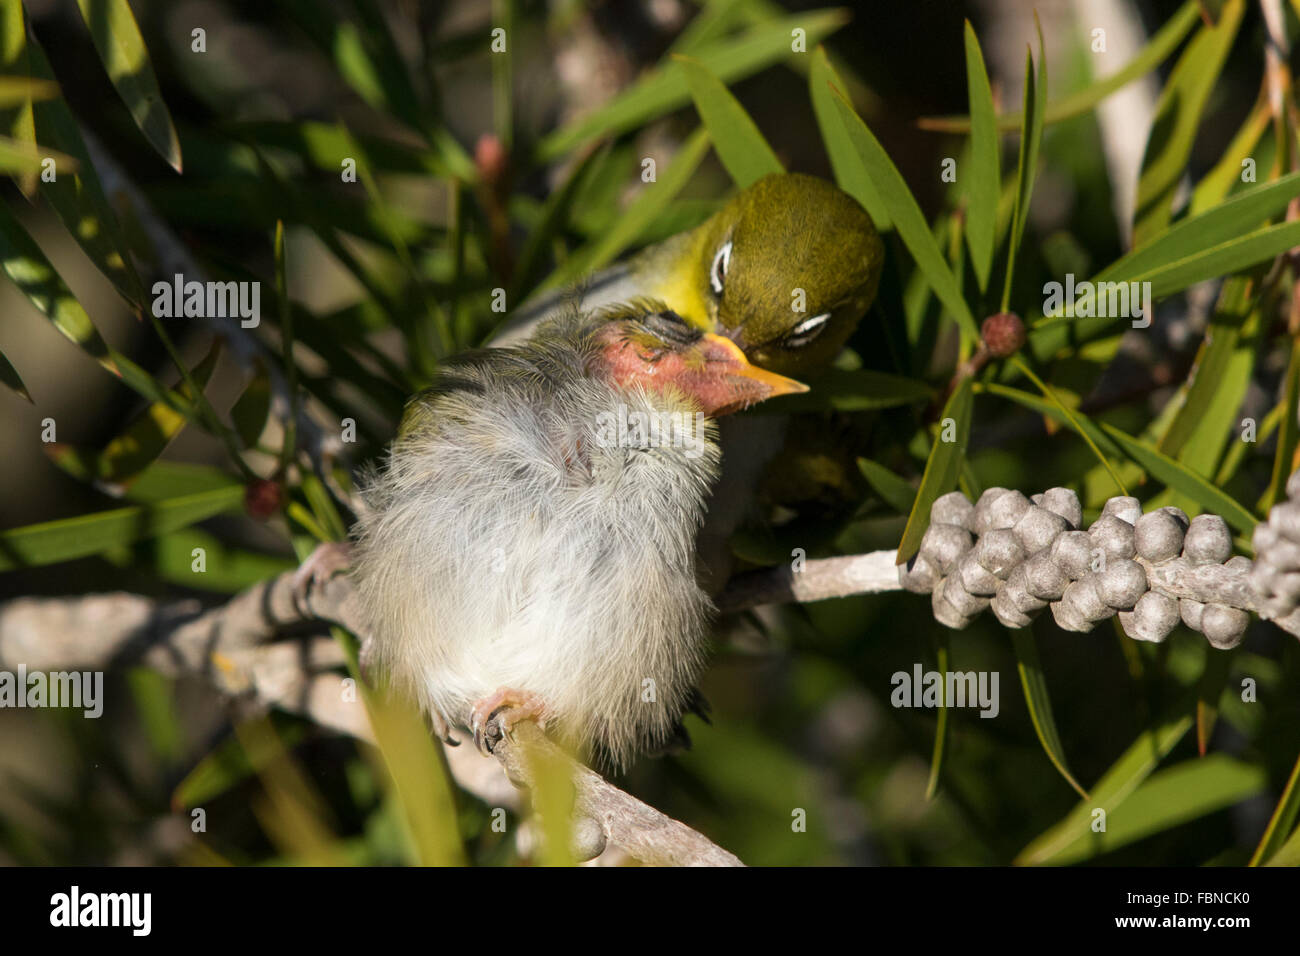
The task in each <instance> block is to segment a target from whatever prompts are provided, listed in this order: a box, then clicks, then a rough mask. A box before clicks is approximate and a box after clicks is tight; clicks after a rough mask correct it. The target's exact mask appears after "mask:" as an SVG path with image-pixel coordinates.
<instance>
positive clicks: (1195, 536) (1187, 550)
mask: <svg viewBox="0 0 1300 956" xmlns="http://www.w3.org/2000/svg"><path fill="white" fill-rule="evenodd" d="M1296 556H1297V558H1300V549H1298V550H1297V551H1296ZM1183 557H1185V558H1186V559H1187V560H1188V561H1189V562H1190V563H1191V564H1222V563H1223V562H1224V561H1227V560H1228V558H1230V557H1232V532H1231V531H1229V530H1228V523H1227V522H1226V521H1224V520H1223V519H1222V518H1220V517H1219V516H1218V515H1197V516H1196V517H1195V518H1193V519H1192V523H1191V524H1190V525H1188V527H1187V537H1185V538H1184V539H1183ZM1297 567H1300V565H1297Z"/></svg>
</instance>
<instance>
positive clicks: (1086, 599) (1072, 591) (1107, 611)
mask: <svg viewBox="0 0 1300 956" xmlns="http://www.w3.org/2000/svg"><path fill="white" fill-rule="evenodd" d="M1097 583H1098V582H1097V575H1095V574H1092V573H1089V574H1087V575H1085V576H1084V577H1082V578H1080V579H1079V580H1077V581H1071V582H1070V584H1069V585H1068V586H1067V587H1066V589H1065V593H1064V594H1062V595H1061V603H1062V604H1064V605H1066V606H1067V607H1068V608H1070V610H1071V611H1073V612H1074V613H1075V614H1077V615H1078V616H1079V617H1081V618H1083V619H1084V620H1085V621H1104V620H1105V619H1106V618H1108V617H1110V616H1111V615H1112V614H1114V613H1115V609H1114V608H1112V607H1109V606H1107V604H1106V602H1105V601H1103V600H1102V599H1101V594H1100V593H1099V592H1098V588H1097Z"/></svg>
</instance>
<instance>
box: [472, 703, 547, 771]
mask: <svg viewBox="0 0 1300 956" xmlns="http://www.w3.org/2000/svg"><path fill="white" fill-rule="evenodd" d="M546 716H547V714H546V705H545V704H544V703H543V702H542V699H541V698H540V697H538V696H537V695H536V694H532V693H529V692H528V691H521V690H511V689H510V688H508V687H503V688H501V689H500V690H498V691H497V692H496V693H494V694H491V695H489V696H487V697H484V698H483V699H482V700H480V701H479V702H478V703H476V704H475V705H474V706H473V708H472V709H471V710H470V723H469V729H470V731H471V732H472V733H473V735H474V746H475V747H477V748H478V750H479V752H480V753H481V754H483V755H484V756H485V757H486V756H491V755H492V751H493V748H495V747H496V745H497V744H498V743H500V742H501V741H502V740H503V739H505V737H506V736H507V735H508V734H509V733H510V731H511V730H512V729H513V728H514V726H515V724H518V723H521V722H522V721H525V720H532V721H536V723H537V725H538V726H539V727H541V728H543V729H545V727H546Z"/></svg>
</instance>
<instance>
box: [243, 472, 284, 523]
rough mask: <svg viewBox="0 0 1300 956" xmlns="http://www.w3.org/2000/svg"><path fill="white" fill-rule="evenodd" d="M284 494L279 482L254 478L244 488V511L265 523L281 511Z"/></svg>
mask: <svg viewBox="0 0 1300 956" xmlns="http://www.w3.org/2000/svg"><path fill="white" fill-rule="evenodd" d="M283 501H284V492H283V490H282V489H281V488H280V484H279V482H275V481H271V480H270V479H268V478H254V479H253V480H252V481H250V482H249V483H248V484H247V485H245V486H244V510H246V511H247V512H248V513H249V514H250V515H252V516H253V517H254V518H256V519H257V520H258V521H265V520H266V519H267V518H269V517H271V515H273V514H275V513H276V512H277V511H279V510H280V505H281V504H282V503H283Z"/></svg>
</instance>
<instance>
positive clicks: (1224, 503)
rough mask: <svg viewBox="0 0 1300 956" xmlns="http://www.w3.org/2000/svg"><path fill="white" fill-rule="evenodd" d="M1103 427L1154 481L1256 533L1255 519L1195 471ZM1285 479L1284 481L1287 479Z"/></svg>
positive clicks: (1238, 527) (1247, 530) (1132, 439)
mask: <svg viewBox="0 0 1300 956" xmlns="http://www.w3.org/2000/svg"><path fill="white" fill-rule="evenodd" d="M1101 428H1102V430H1103V431H1105V432H1106V434H1107V435H1109V436H1110V437H1111V438H1112V439H1114V441H1115V443H1116V444H1118V445H1119V446H1120V447H1121V448H1123V449H1124V453H1125V454H1126V455H1128V456H1129V457H1130V458H1132V459H1133V460H1134V461H1135V462H1137V463H1138V464H1139V465H1141V466H1142V467H1143V468H1144V469H1145V470H1146V472H1147V474H1149V475H1150V476H1151V477H1152V478H1155V479H1156V480H1157V481H1160V482H1163V483H1164V484H1166V485H1168V486H1169V487H1170V488H1173V489H1174V490H1175V491H1178V492H1181V493H1182V494H1184V495H1186V496H1187V497H1188V498H1190V499H1191V500H1192V501H1194V502H1196V504H1197V505H1199V506H1200V507H1201V508H1202V509H1204V510H1205V511H1208V512H1210V513H1212V514H1217V515H1218V516H1219V517H1221V518H1222V519H1223V520H1224V521H1226V522H1228V524H1230V525H1232V526H1233V527H1234V528H1236V529H1237V530H1238V531H1241V532H1244V533H1246V534H1249V533H1251V532H1252V531H1254V530H1255V525H1256V524H1257V523H1258V522H1257V521H1256V519H1255V516H1254V515H1252V514H1251V513H1250V512H1249V511H1248V510H1247V509H1246V508H1243V507H1242V506H1241V505H1240V504H1238V503H1237V501H1236V499H1234V498H1233V497H1232V496H1230V495H1229V494H1228V493H1227V492H1225V491H1223V490H1222V489H1220V488H1217V487H1215V486H1214V485H1213V484H1211V483H1210V481H1209V480H1208V479H1206V478H1203V477H1202V476H1200V475H1198V474H1197V473H1196V472H1194V471H1192V470H1191V469H1190V468H1188V467H1187V466H1186V465H1184V464H1182V463H1181V462H1177V461H1174V460H1173V459H1172V458H1169V457H1168V456H1167V455H1162V454H1160V452H1158V451H1156V450H1155V449H1154V448H1152V447H1151V446H1150V445H1148V444H1147V443H1146V442H1142V441H1139V440H1138V439H1136V438H1131V437H1129V436H1128V435H1126V434H1124V432H1122V431H1120V430H1119V429H1118V428H1116V427H1115V426H1113V425H1108V424H1106V423H1104V422H1103V423H1102V425H1101ZM1284 480H1285V479H1284Z"/></svg>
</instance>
